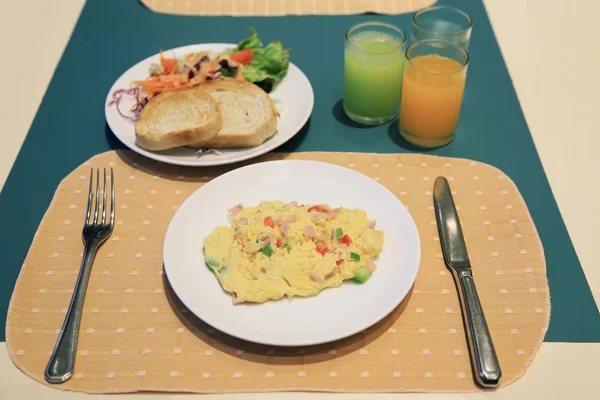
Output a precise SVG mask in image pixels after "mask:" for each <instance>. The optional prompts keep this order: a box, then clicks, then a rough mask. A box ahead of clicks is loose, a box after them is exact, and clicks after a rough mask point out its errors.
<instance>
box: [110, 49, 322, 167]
mask: <svg viewBox="0 0 600 400" xmlns="http://www.w3.org/2000/svg"><path fill="white" fill-rule="evenodd" d="M234 46H235V45H234V44H226V43H207V44H196V45H191V46H184V47H178V48H176V49H172V50H168V51H166V52H165V54H168V55H171V54H173V52H174V53H175V55H176V56H177V57H180V56H182V55H184V54H186V53H191V52H198V51H214V52H221V51H224V50H226V49H228V48H231V47H234ZM159 60H160V55H159V54H155V55H153V56H152V57H148V58H146V59H145V60H143V61H140V62H139V63H137V64H136V65H134V66H133V67H131V68H129V70H127V72H125V73H124V74H123V75H121V77H120V78H119V79H117V81H116V82H115V83H114V84H113V86H112V87H111V88H110V91H109V92H108V95H107V96H106V102H105V103H104V104H105V115H106V122H107V123H108V126H109V127H110V129H111V130H112V131H113V133H114V134H115V136H116V137H117V138H118V139H119V140H120V141H121V142H123V144H125V146H127V147H129V148H130V149H131V150H133V151H135V152H136V153H139V154H142V155H144V156H146V157H148V158H151V159H154V160H157V161H162V162H164V163H167V164H176V165H187V166H197V167H207V166H211V165H223V164H231V163H235V162H239V161H244V160H248V159H250V158H253V157H258V156H260V155H262V154H265V153H267V152H269V151H271V150H273V149H275V148H277V147H279V146H281V145H282V144H284V143H285V142H287V141H288V140H290V139H291V138H292V137H293V136H294V135H296V134H297V133H298V132H299V131H300V129H302V127H303V126H304V124H305V123H306V121H308V118H309V117H310V114H311V113H312V109H313V104H314V94H313V89H312V86H311V84H310V82H309V80H308V78H307V77H306V75H304V73H303V72H302V71H301V70H300V69H299V68H298V67H296V66H295V65H294V64H292V63H290V66H289V68H288V72H287V74H286V76H285V78H283V79H282V81H281V82H280V83H279V85H278V86H277V88H276V89H275V90H274V91H273V92H271V93H270V96H271V98H272V99H273V100H275V101H276V103H277V102H279V103H281V104H282V108H283V110H282V112H281V116H280V118H279V123H278V124H277V132H276V133H275V135H274V136H273V137H272V138H271V139H269V140H267V141H266V142H265V143H263V144H261V145H260V146H257V147H252V148H246V149H227V150H225V149H224V150H219V151H221V152H222V153H223V154H221V155H215V154H203V155H202V156H199V155H198V154H197V152H198V150H197V149H193V148H189V147H180V148H176V149H170V150H165V151H148V150H144V149H142V148H140V147H139V146H138V145H137V144H136V143H135V130H134V124H133V123H131V122H129V121H127V120H125V119H124V118H123V117H121V116H120V115H119V113H118V111H117V109H116V107H115V106H114V105H112V106H109V105H108V103H109V102H110V101H111V99H112V94H113V92H114V91H115V90H118V89H127V88H129V83H130V82H131V81H134V80H141V79H145V78H146V77H147V76H148V68H149V67H150V64H152V63H154V62H159ZM134 103H135V101H134V99H133V98H131V97H124V98H123V99H122V100H121V104H120V107H119V108H120V109H121V110H122V111H123V112H125V111H126V110H129V109H130V108H131V107H132V106H133V105H134Z"/></svg>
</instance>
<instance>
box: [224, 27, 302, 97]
mask: <svg viewBox="0 0 600 400" xmlns="http://www.w3.org/2000/svg"><path fill="white" fill-rule="evenodd" d="M225 54H226V55H228V57H229V59H230V60H233V61H235V62H237V63H239V64H242V65H243V68H242V70H241V72H242V74H243V75H244V79H245V80H247V81H248V82H252V83H254V84H256V85H258V86H259V87H261V88H262V89H263V90H264V91H266V92H267V93H269V92H271V91H272V90H273V89H274V88H275V87H276V86H277V84H279V82H281V80H282V79H283V77H284V76H285V74H286V73H287V70H288V67H289V65H290V49H284V48H283V44H282V43H281V42H280V41H279V40H274V41H272V42H271V43H269V44H268V45H266V46H263V43H262V42H261V40H260V39H259V38H258V33H257V32H256V29H254V28H250V37H248V38H246V39H244V40H242V41H241V42H239V43H238V45H237V46H236V47H233V48H231V49H228V50H227V51H226V52H225ZM221 73H222V74H223V75H225V76H231V68H227V67H226V66H224V67H223V68H222V69H221Z"/></svg>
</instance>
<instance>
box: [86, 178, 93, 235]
mask: <svg viewBox="0 0 600 400" xmlns="http://www.w3.org/2000/svg"><path fill="white" fill-rule="evenodd" d="M92 183H94V168H90V188H89V190H88V201H87V210H86V212H85V223H84V225H87V224H88V222H89V221H90V214H91V212H92Z"/></svg>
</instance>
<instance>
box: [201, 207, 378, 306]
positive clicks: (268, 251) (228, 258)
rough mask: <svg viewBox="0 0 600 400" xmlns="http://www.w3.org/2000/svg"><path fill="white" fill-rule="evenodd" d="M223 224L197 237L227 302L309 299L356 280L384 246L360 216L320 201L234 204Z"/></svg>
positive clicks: (369, 271) (362, 214)
mask: <svg viewBox="0 0 600 400" xmlns="http://www.w3.org/2000/svg"><path fill="white" fill-rule="evenodd" d="M228 219H229V222H230V223H231V226H230V227H226V226H219V227H217V228H215V230H214V231H213V232H212V233H211V234H210V235H209V236H208V237H206V238H205V239H204V256H205V260H206V264H207V265H208V266H209V267H210V268H211V269H212V270H213V271H214V272H215V274H216V276H217V278H218V279H219V282H220V283H221V285H222V286H223V289H225V290H226V291H227V292H229V293H231V295H232V296H233V302H234V303H242V302H254V303H263V302H265V301H267V300H278V299H281V298H282V297H284V296H288V297H293V296H301V297H307V296H314V295H316V294H317V293H318V292H319V291H320V290H322V289H325V288H328V287H336V286H339V285H340V284H341V283H342V282H343V281H344V280H345V279H353V280H354V281H356V282H359V283H364V282H366V281H367V280H368V279H369V278H370V277H371V274H372V272H373V271H374V270H375V268H376V265H375V262H374V260H375V259H376V258H377V256H378V255H379V253H380V252H381V248H382V246H383V241H384V235H383V232H382V231H379V230H376V229H375V221H369V219H368V218H367V214H366V212H365V211H363V210H360V209H353V210H348V209H345V208H331V207H329V206H328V205H326V204H321V205H312V206H307V205H298V204H297V203H296V202H292V203H288V204H285V203H283V202H282V201H265V202H262V203H260V205H258V206H256V207H248V208H244V206H243V205H241V204H239V205H237V206H235V207H233V208H231V209H230V210H229V213H228Z"/></svg>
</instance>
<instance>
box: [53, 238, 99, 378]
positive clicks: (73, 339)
mask: <svg viewBox="0 0 600 400" xmlns="http://www.w3.org/2000/svg"><path fill="white" fill-rule="evenodd" d="M99 245H100V242H98V241H96V240H88V241H86V242H85V250H84V251H83V259H82V261H81V268H80V270H79V275H78V276H77V282H76V283H75V289H74V290H73V297H71V303H70V304H69V309H68V311H67V315H66V316H65V321H64V322H63V326H62V329H61V330H60V333H59V335H58V339H57V341H56V345H55V346H54V351H52V355H51V356H50V361H49V362H48V365H47V366H46V371H45V372H44V377H45V378H46V380H47V381H48V382H49V383H63V382H66V381H68V380H69V379H70V378H71V377H72V376H73V369H74V368H75V354H76V351H77V339H78V337H79V325H80V323H81V314H82V312H83V301H84V299H85V291H86V288H87V285H88V281H89V279H90V273H91V271H92V263H93V262H94V257H96V252H97V251H98V247H99Z"/></svg>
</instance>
